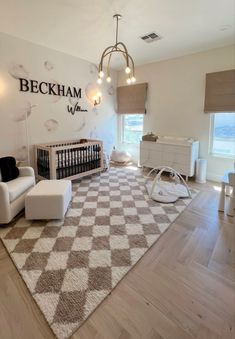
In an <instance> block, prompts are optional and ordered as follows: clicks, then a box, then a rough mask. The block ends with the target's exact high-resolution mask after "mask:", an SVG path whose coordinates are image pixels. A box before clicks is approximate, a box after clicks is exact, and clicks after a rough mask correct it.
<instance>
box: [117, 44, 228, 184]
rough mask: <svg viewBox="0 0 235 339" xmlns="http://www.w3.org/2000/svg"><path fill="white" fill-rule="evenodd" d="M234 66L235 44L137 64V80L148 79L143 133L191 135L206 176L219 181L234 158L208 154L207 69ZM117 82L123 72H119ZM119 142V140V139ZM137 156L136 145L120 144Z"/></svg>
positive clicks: (223, 68)
mask: <svg viewBox="0 0 235 339" xmlns="http://www.w3.org/2000/svg"><path fill="white" fill-rule="evenodd" d="M234 68H235V45H233V46H228V47H224V48H219V49H214V50H210V51H207V52H201V53H197V54H192V55H187V56H184V57H179V58H175V59H170V60H166V61H161V62H155V63H152V64H147V65H143V66H138V67H136V79H137V83H142V82H147V83H148V94H147V114H146V115H145V117H144V133H147V132H154V133H156V134H157V135H168V136H178V137H193V138H196V139H198V140H199V141H200V157H202V158H206V159H207V161H208V168H207V178H208V179H211V180H216V181H220V180H221V175H223V173H224V171H225V170H228V169H231V168H233V162H234V159H226V158H222V157H215V156H212V155H210V154H209V142H210V114H205V113H204V98H205V77H206V73H211V72H217V71H223V70H229V69H234ZM118 76H119V77H118V85H119V86H122V85H126V76H125V74H124V73H123V72H119V73H118ZM119 142H120V140H119ZM119 147H121V148H125V149H128V150H129V151H130V153H131V154H133V155H134V156H135V159H137V158H138V152H139V147H138V145H127V144H121V143H120V144H119Z"/></svg>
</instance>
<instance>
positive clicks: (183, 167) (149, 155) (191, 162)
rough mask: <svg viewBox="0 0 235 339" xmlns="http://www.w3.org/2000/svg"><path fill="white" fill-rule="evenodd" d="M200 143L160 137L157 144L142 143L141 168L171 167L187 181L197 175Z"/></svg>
mask: <svg viewBox="0 0 235 339" xmlns="http://www.w3.org/2000/svg"><path fill="white" fill-rule="evenodd" d="M198 152H199V141H196V140H193V139H191V138H176V137H165V136H164V137H158V139H157V141H156V142H149V141H141V142H140V166H144V167H150V168H155V167H158V166H169V167H172V168H174V169H175V170H176V171H177V172H179V173H180V174H181V175H185V176H186V179H188V177H192V176H194V174H195V162H196V160H197V159H198Z"/></svg>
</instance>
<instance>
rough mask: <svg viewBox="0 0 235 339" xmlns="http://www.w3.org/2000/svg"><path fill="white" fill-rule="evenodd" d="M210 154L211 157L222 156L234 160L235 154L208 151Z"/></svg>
mask: <svg viewBox="0 0 235 339" xmlns="http://www.w3.org/2000/svg"><path fill="white" fill-rule="evenodd" d="M210 156H211V157H213V158H222V159H228V160H235V155H227V154H218V153H210Z"/></svg>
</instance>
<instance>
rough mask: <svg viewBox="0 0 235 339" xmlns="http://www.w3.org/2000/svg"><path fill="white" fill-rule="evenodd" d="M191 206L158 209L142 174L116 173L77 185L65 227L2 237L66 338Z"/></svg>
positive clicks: (30, 225)
mask: <svg viewBox="0 0 235 339" xmlns="http://www.w3.org/2000/svg"><path fill="white" fill-rule="evenodd" d="M192 193H193V195H195V194H196V192H192ZM190 201H191V199H184V200H179V201H177V202H176V203H174V204H167V205H166V204H160V203H157V202H154V201H152V200H151V199H149V197H148V195H147V192H146V188H145V179H144V178H143V176H142V175H141V174H140V173H139V172H138V171H133V170H130V169H120V168H111V169H110V170H109V171H108V172H106V173H101V174H100V175H95V176H92V177H89V178H87V179H82V180H81V181H80V182H77V183H74V184H73V199H72V202H71V205H70V207H69V210H68V212H67V214H66V217H65V219H64V220H62V221H61V220H56V221H49V222H46V221H45V222H44V221H33V222H30V221H26V220H25V219H24V218H20V219H18V220H16V221H15V223H14V225H11V226H10V227H8V228H7V229H3V230H2V231H1V234H0V235H1V239H2V241H3V243H4V245H5V247H6V249H7V251H8V252H9V254H10V256H11V258H12V260H13V261H14V263H15V265H16V267H17V269H18V270H19V272H20V274H21V276H22V278H23V280H24V281H25V283H26V285H27V287H28V289H29V291H30V292H31V294H32V296H33V298H34V299H35V301H36V303H37V304H38V306H39V307H40V309H41V311H42V313H43V314H44V316H45V318H46V319H47V322H48V323H49V325H50V327H51V328H52V330H53V332H54V333H55V335H56V336H57V337H58V338H59V339H62V338H68V337H69V336H70V335H71V334H72V333H73V332H74V331H75V330H76V329H77V328H78V327H79V326H80V325H81V324H82V323H83V322H84V320H85V319H86V318H87V317H88V316H89V315H90V314H91V313H92V311H94V309H95V308H96V307H97V306H98V305H99V304H100V303H101V302H102V300H104V298H105V297H106V296H107V295H108V294H109V293H110V292H111V291H112V289H113V288H114V287H115V286H116V285H117V283H118V282H119V281H120V280H121V279H122V278H123V276H124V275H125V274H126V273H127V272H128V271H129V270H130V269H131V268H132V267H133V265H135V263H136V262H137V261H138V260H139V259H140V258H141V257H142V256H143V255H144V253H145V252H146V251H147V250H148V249H149V247H150V246H151V245H152V244H153V243H154V242H155V241H156V240H157V239H158V238H159V236H160V235H161V234H162V233H163V232H164V231H165V230H166V229H167V228H168V227H169V225H170V224H171V223H172V222H173V221H174V220H175V219H176V217H177V216H178V215H179V213H180V212H182V211H183V210H184V209H185V207H186V206H187V205H188V204H189V203H190Z"/></svg>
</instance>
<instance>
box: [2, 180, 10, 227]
mask: <svg viewBox="0 0 235 339" xmlns="http://www.w3.org/2000/svg"><path fill="white" fill-rule="evenodd" d="M10 214H11V212H10V197H9V192H8V187H7V184H6V183H5V182H0V223H7V222H9V220H10Z"/></svg>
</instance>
